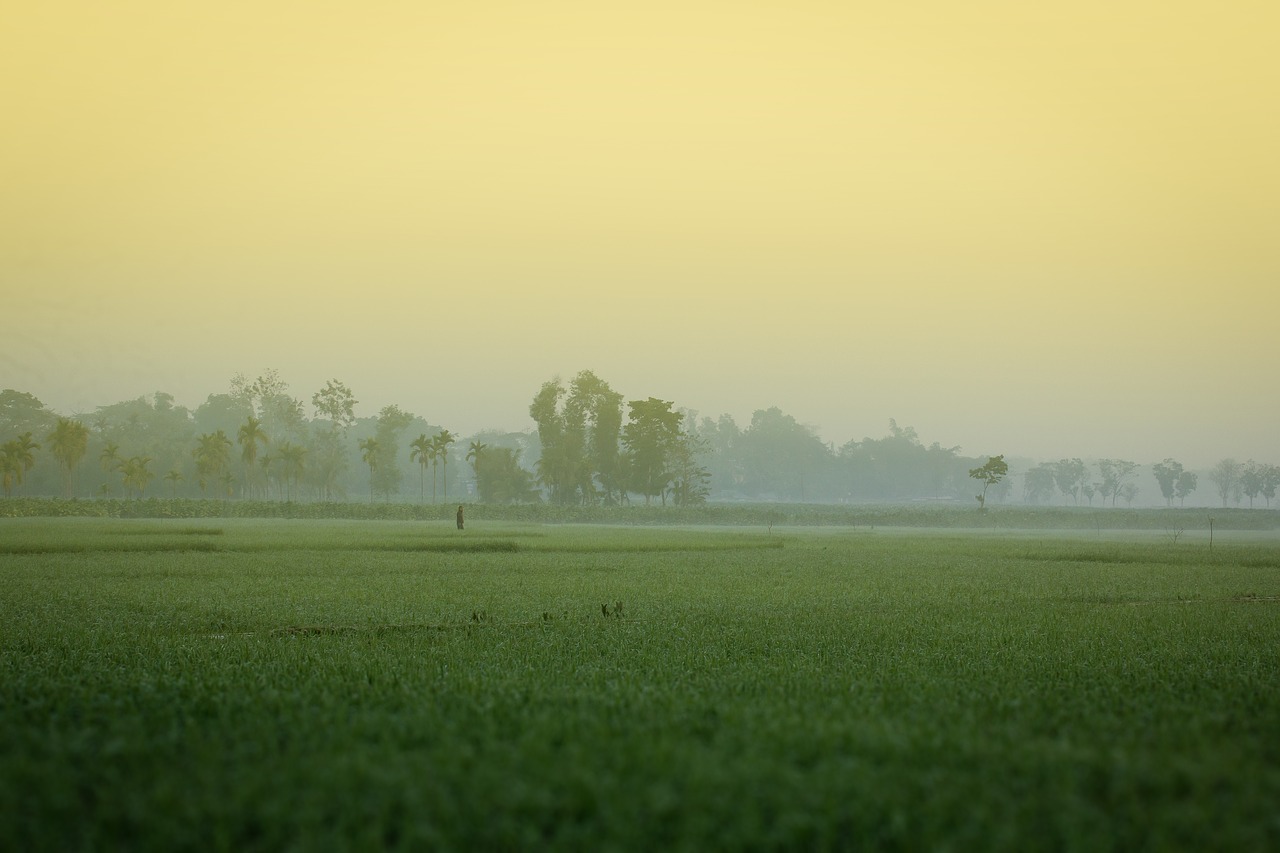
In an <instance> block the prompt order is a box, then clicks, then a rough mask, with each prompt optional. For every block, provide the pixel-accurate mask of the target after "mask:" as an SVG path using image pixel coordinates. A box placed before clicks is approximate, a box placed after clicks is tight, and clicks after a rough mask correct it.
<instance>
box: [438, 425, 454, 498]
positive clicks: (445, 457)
mask: <svg viewBox="0 0 1280 853" xmlns="http://www.w3.org/2000/svg"><path fill="white" fill-rule="evenodd" d="M457 440H458V439H457V438H456V437H455V436H454V434H453V433H451V432H449V430H447V429H442V430H440V432H438V433H436V436H435V438H434V439H432V441H433V442H434V443H435V447H436V457H437V458H438V459H439V460H440V462H441V463H442V464H443V465H444V502H445V503H448V502H449V445H451V444H453V443H454V442H455V441H457ZM434 477H435V472H434V470H433V471H432V478H433V479H432V482H433V485H434Z"/></svg>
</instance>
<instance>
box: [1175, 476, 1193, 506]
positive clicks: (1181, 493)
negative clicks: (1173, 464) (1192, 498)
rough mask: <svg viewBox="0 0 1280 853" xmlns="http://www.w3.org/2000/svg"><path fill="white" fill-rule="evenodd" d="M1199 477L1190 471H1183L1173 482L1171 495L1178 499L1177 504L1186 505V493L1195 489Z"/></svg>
mask: <svg viewBox="0 0 1280 853" xmlns="http://www.w3.org/2000/svg"><path fill="white" fill-rule="evenodd" d="M1198 481H1199V478H1198V477H1197V476H1196V475H1195V473H1194V472H1192V471H1183V472H1182V473H1181V474H1179V475H1178V479H1177V481H1176V482H1175V483H1174V484H1173V495H1174V497H1176V498H1177V499H1178V506H1186V500H1187V495H1189V494H1191V493H1192V492H1194V491H1195V490H1196V485H1197V484H1198Z"/></svg>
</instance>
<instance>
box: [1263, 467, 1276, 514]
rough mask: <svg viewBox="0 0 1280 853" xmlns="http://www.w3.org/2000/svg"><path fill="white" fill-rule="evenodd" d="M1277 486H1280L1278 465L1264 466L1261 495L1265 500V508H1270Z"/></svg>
mask: <svg viewBox="0 0 1280 853" xmlns="http://www.w3.org/2000/svg"><path fill="white" fill-rule="evenodd" d="M1278 486H1280V466H1276V465H1267V466H1265V469H1264V470H1263V474H1262V496H1263V497H1264V498H1266V500H1267V509H1271V501H1272V499H1273V498H1275V496H1276V488H1277V487H1278Z"/></svg>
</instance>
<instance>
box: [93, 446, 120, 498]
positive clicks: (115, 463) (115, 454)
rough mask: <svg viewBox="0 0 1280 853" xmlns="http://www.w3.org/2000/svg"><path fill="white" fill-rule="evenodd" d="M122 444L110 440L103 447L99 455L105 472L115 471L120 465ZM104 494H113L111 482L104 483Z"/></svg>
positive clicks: (100, 463) (105, 495)
mask: <svg viewBox="0 0 1280 853" xmlns="http://www.w3.org/2000/svg"><path fill="white" fill-rule="evenodd" d="M120 461H121V460H120V445H118V444H116V443H115V442H114V441H108V442H107V444H106V446H105V447H103V448H102V453H101V454H99V455H98V464H99V465H101V466H102V470H103V472H105V473H110V472H112V471H115V470H116V469H117V468H119V467H120ZM102 485H103V487H104V488H103V491H102V496H103V497H108V496H109V495H110V494H111V485H110V483H103V484H102Z"/></svg>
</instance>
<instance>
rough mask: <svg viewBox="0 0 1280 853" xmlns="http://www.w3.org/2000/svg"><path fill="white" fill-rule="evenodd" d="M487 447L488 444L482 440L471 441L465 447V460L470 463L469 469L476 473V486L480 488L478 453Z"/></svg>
mask: <svg viewBox="0 0 1280 853" xmlns="http://www.w3.org/2000/svg"><path fill="white" fill-rule="evenodd" d="M488 449H489V445H487V444H485V443H484V442H483V441H473V442H471V445H470V447H468V448H467V461H468V462H470V463H471V470H472V471H474V472H475V473H476V488H477V489H479V488H480V454H481V453H484V452H485V451H486V450H488Z"/></svg>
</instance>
